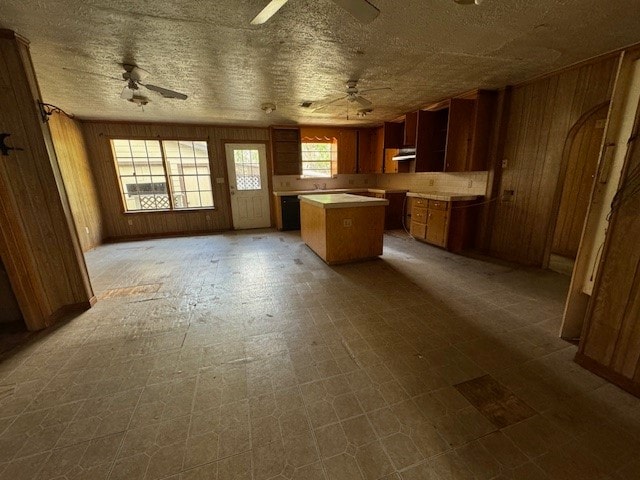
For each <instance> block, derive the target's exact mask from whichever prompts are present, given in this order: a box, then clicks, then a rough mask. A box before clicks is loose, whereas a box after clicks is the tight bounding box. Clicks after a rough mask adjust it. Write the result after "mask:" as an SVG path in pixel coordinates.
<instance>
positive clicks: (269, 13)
mask: <svg viewBox="0 0 640 480" xmlns="http://www.w3.org/2000/svg"><path fill="white" fill-rule="evenodd" d="M288 1H289V0H271V1H270V2H269V3H268V4H267V6H266V7H264V8H263V9H262V11H261V12H260V13H259V14H258V15H256V18H254V19H253V20H251V25H262V24H263V23H265V22H266V21H267V20H269V19H270V18H271V17H273V16H274V15H275V14H276V13H277V11H278V10H280V9H281V8H282V7H283V5H284V4H285V3H287V2H288Z"/></svg>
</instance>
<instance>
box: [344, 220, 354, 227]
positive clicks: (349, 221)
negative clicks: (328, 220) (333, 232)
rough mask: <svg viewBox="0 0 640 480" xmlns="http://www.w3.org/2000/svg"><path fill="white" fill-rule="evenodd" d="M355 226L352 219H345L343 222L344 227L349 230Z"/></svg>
mask: <svg viewBox="0 0 640 480" xmlns="http://www.w3.org/2000/svg"><path fill="white" fill-rule="evenodd" d="M352 225H353V220H352V219H350V218H345V219H344V220H342V226H343V227H346V228H349V227H351V226H352Z"/></svg>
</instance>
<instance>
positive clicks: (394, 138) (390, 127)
mask: <svg viewBox="0 0 640 480" xmlns="http://www.w3.org/2000/svg"><path fill="white" fill-rule="evenodd" d="M382 128H383V134H384V139H383V141H384V148H402V143H403V140H404V124H403V123H397V122H384V126H383V127H382Z"/></svg>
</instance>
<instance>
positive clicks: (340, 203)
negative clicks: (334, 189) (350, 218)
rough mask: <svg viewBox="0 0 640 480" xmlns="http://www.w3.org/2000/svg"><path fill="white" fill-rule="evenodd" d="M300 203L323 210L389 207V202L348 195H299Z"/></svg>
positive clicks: (382, 199) (381, 199)
mask: <svg viewBox="0 0 640 480" xmlns="http://www.w3.org/2000/svg"><path fill="white" fill-rule="evenodd" d="M298 198H299V199H300V201H301V202H307V203H310V204H312V205H315V206H317V207H321V208H324V209H329V208H352V207H376V206H384V205H389V200H385V199H384V198H373V197H363V196H361V195H350V194H348V193H324V194H317V193H314V194H312V195H300V196H299V197H298Z"/></svg>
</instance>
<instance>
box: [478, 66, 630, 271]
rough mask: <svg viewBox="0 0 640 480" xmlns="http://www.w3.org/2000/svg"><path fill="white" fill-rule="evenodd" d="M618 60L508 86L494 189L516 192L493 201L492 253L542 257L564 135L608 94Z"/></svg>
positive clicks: (519, 258)
mask: <svg viewBox="0 0 640 480" xmlns="http://www.w3.org/2000/svg"><path fill="white" fill-rule="evenodd" d="M617 61H618V58H617V57H609V58H605V59H603V60H601V61H599V62H596V63H591V64H588V65H584V66H580V67H576V68H573V69H570V70H566V71H563V72H560V73H558V74H556V75H553V76H550V77H547V78H543V79H541V80H537V81H533V82H531V83H528V84H524V85H520V86H517V87H514V88H513V89H512V91H511V95H510V100H509V102H510V104H509V108H508V118H507V128H506V136H505V138H504V153H503V155H502V158H496V159H495V161H497V162H499V163H502V162H503V160H504V161H506V168H504V169H502V171H501V181H500V186H499V192H498V193H499V194H502V193H503V192H504V191H505V190H513V191H514V192H515V195H514V197H513V198H512V199H511V201H509V202H504V201H501V200H500V199H499V200H498V201H497V202H496V203H495V204H494V207H493V208H494V212H493V222H492V225H491V239H490V248H489V250H490V253H491V254H492V255H494V256H497V257H500V258H503V259H506V260H511V261H515V262H519V263H523V264H527V265H536V266H540V265H542V263H543V262H544V261H545V252H546V251H548V248H549V244H550V241H551V238H552V233H553V228H554V226H555V215H554V212H555V208H557V205H556V204H557V202H558V201H559V193H560V190H559V184H558V178H559V176H560V173H561V171H562V169H563V165H562V161H563V155H562V153H563V148H564V145H565V141H566V139H567V136H568V134H569V132H570V130H571V128H572V127H573V125H574V124H575V123H576V122H577V121H578V120H579V119H580V118H581V117H582V116H583V115H584V114H585V113H586V112H588V111H589V110H591V109H593V108H594V107H596V106H597V105H600V104H602V103H604V102H607V101H608V100H609V99H610V97H611V93H612V89H613V83H614V80H615V73H616V66H617Z"/></svg>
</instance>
